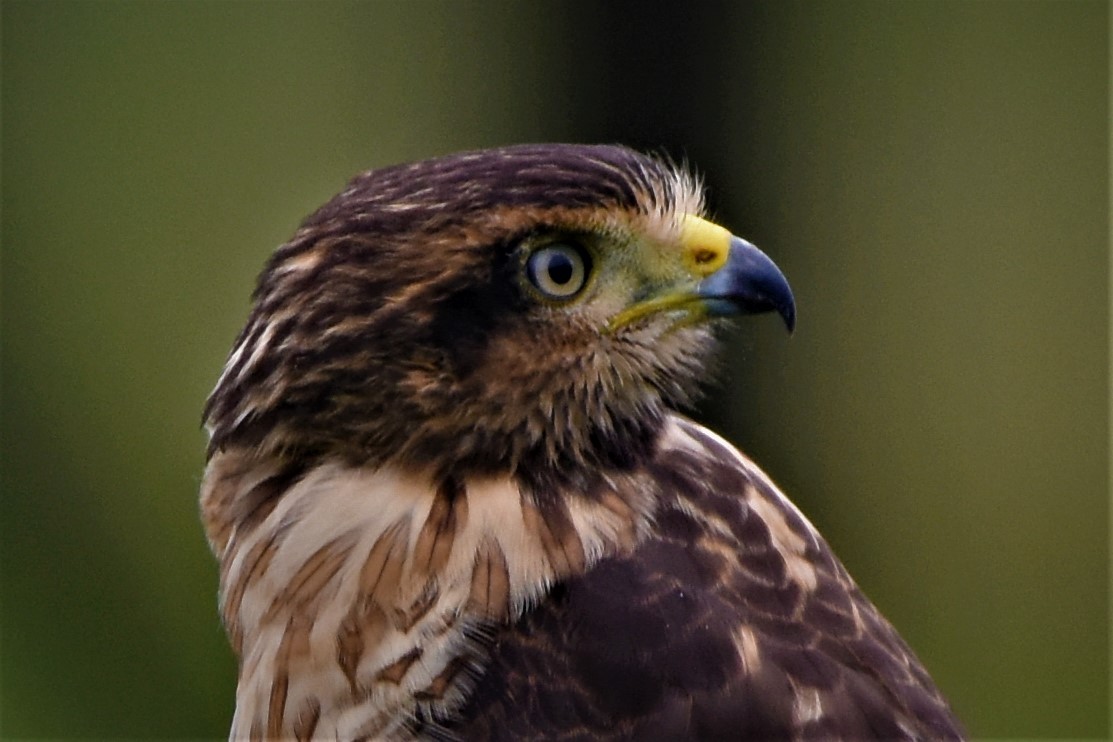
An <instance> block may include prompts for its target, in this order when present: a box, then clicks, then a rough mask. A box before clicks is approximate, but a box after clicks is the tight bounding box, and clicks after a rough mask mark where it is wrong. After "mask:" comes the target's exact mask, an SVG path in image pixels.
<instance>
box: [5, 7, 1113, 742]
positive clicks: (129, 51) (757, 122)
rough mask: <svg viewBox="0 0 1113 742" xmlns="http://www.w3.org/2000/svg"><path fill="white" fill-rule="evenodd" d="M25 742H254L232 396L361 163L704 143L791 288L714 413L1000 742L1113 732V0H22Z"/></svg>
mask: <svg viewBox="0 0 1113 742" xmlns="http://www.w3.org/2000/svg"><path fill="white" fill-rule="evenodd" d="M0 28H2V115H3V119H2V147H3V148H2V178H3V179H2V197H3V201H2V207H3V220H2V225H3V232H2V246H3V252H2V263H0V265H2V272H0V276H2V300H3V304H2V312H0V316H2V322H3V324H2V375H0V379H2V394H3V397H2V406H0V411H2V427H0V430H2V449H0V450H2V454H0V456H2V458H0V462H2V464H0V476H2V480H0V487H2V489H0V491H2V513H0V570H2V571H0V575H2V594H0V691H2V696H0V735H3V736H5V737H13V736H14V737H37V736H44V737H55V738H57V737H113V738H122V737H130V738H148V737H220V736H223V735H224V734H225V733H226V729H227V724H228V721H229V718H230V715H231V711H232V698H233V689H234V674H235V667H234V662H233V659H232V658H231V656H230V654H229V651H228V649H227V647H226V644H225V641H224V637H223V633H222V630H221V627H220V625H219V623H218V618H217V613H216V607H215V599H216V598H215V592H216V569H215V565H214V563H213V560H212V559H211V557H210V555H209V553H208V551H207V548H206V546H205V543H204V539H203V536H202V533H201V529H200V526H199V524H198V519H197V506H196V491H197V485H198V482H199V478H200V474H201V471H202V467H203V463H204V445H205V440H204V436H203V433H202V431H201V429H200V424H199V418H200V409H201V406H202V404H203V402H204V399H205V396H206V394H207V393H208V391H209V389H210V388H211V385H212V384H213V383H214V381H215V379H216V377H217V374H218V372H219V370H220V368H221V365H222V363H223V360H224V357H225V354H226V353H227V351H228V349H229V347H230V345H231V342H232V340H233V338H234V336H235V334H236V332H237V329H238V327H239V326H240V324H241V323H242V322H243V320H244V318H245V316H246V311H247V306H248V304H247V302H248V295H249V292H250V289H251V286H252V281H253V279H254V275H255V273H256V271H257V270H258V269H259V268H260V266H261V265H262V262H263V261H264V259H265V258H266V256H267V255H268V253H269V252H270V250H271V249H272V248H273V247H274V246H276V245H277V244H279V243H280V242H282V241H283V240H285V239H286V238H287V237H288V236H289V235H290V234H291V233H292V231H293V229H294V228H295V226H296V224H297V222H298V221H299V220H300V218H301V217H302V216H304V215H305V214H307V213H308V212H310V211H311V210H312V209H314V208H315V207H316V206H317V205H319V204H320V203H322V202H323V201H324V200H325V199H327V198H328V197H329V196H330V195H331V194H332V193H333V192H335V191H336V190H338V189H339V188H340V187H341V186H342V185H343V184H344V182H345V180H346V179H347V178H348V177H349V176H350V175H352V174H353V173H355V172H356V171H358V170H361V169H365V168H369V167H373V166H379V165H385V164H388V163H392V162H397V161H402V160H408V159H416V158H423V157H427V156H431V155H436V154H440V153H445V152H449V151H452V150H457V149H462V148H474V147H483V146H489V145H495V144H502V143H509V142H520V141H540V140H575V141H608V142H609V141H622V142H626V143H630V144H633V145H636V146H640V147H646V148H662V147H663V148H664V149H666V150H667V151H669V152H670V153H672V154H673V155H674V156H677V157H687V158H688V159H689V160H690V161H691V162H693V163H694V164H695V165H696V166H698V167H699V168H700V169H701V170H702V171H703V172H704V173H705V174H706V176H707V180H708V182H709V184H710V186H711V190H712V202H713V205H714V207H715V211H716V215H717V217H718V218H719V220H720V221H721V222H722V223H724V224H726V225H728V226H730V227H731V228H733V229H734V230H735V231H737V232H739V233H741V234H744V235H746V236H748V237H749V238H750V239H752V240H753V241H755V242H756V243H757V244H759V245H761V246H763V247H764V248H765V249H766V250H767V251H768V252H769V253H770V254H771V255H773V256H774V258H775V259H776V260H777V261H778V262H779V263H780V265H781V266H782V267H783V268H784V270H785V272H786V274H787V275H788V276H789V277H790V279H791V280H792V282H793V286H794V288H795V290H796V295H797V299H798V304H799V310H800V319H799V328H798V331H797V333H796V335H795V336H794V337H792V338H791V339H789V338H787V337H785V336H784V335H783V333H782V332H780V331H779V329H778V328H777V327H776V324H777V323H776V322H775V321H773V320H771V319H769V318H759V319H755V320H750V321H746V322H744V323H742V324H741V326H740V327H739V328H738V329H737V330H735V331H734V332H732V333H731V334H730V336H729V342H728V344H727V347H726V350H725V352H724V354H723V363H722V367H723V368H722V373H721V375H720V378H721V380H722V381H721V383H720V384H719V385H718V386H716V387H714V388H713V389H711V391H710V396H709V398H708V401H707V402H706V403H705V404H704V406H703V407H702V408H701V410H700V411H699V414H700V416H701V417H702V418H703V419H705V420H707V421H709V422H710V423H712V424H714V425H715V426H716V427H718V428H720V429H721V430H723V431H724V432H725V433H727V434H728V435H729V437H731V438H732V439H733V440H735V441H736V442H738V443H739V444H740V445H741V446H742V447H743V448H744V449H745V450H747V451H748V452H749V453H750V454H751V455H752V456H754V457H755V458H756V459H757V460H758V461H759V462H761V463H762V464H763V465H764V466H765V467H766V468H767V469H768V470H769V472H770V473H771V474H772V475H773V476H774V477H775V478H776V479H777V480H778V481H780V482H781V483H782V485H783V486H784V487H785V489H786V490H787V491H788V492H789V493H790V494H792V495H793V497H794V498H795V499H796V500H797V502H798V503H799V504H800V505H801V506H802V507H803V509H804V510H805V512H807V513H808V514H809V515H810V516H811V518H812V520H813V521H814V522H815V523H816V524H817V525H818V526H819V528H820V529H821V530H822V531H824V533H826V535H827V536H828V538H829V540H830V541H831V542H832V543H833V545H834V546H835V548H836V550H837V551H838V552H839V553H840V554H841V556H842V557H843V559H844V561H845V562H846V563H847V565H848V567H849V568H850V571H851V572H852V573H853V574H854V575H856V577H857V578H858V579H859V582H860V583H861V584H862V586H863V587H864V589H865V590H866V592H867V593H868V594H869V595H871V596H872V597H873V599H874V600H875V601H876V602H877V603H878V604H879V605H880V606H881V608H882V610H884V611H885V612H886V613H887V614H888V615H889V616H890V618H891V619H892V620H893V622H894V623H895V624H896V625H897V626H898V627H899V628H900V629H901V631H902V632H903V633H904V635H905V637H906V638H907V639H908V640H909V642H910V643H911V644H912V645H913V646H914V647H915V648H916V649H917V651H918V652H919V654H920V656H921V658H922V659H923V660H924V662H925V663H926V664H927V666H928V667H929V669H930V670H931V671H932V673H933V674H934V676H935V678H936V679H937V681H938V682H939V684H940V685H941V686H942V687H943V689H944V690H945V691H946V693H947V694H948V695H949V696H950V698H951V699H952V701H953V705H954V707H955V709H956V710H957V712H958V713H959V715H960V716H961V717H962V718H963V719H964V720H965V722H966V723H967V725H968V727H969V730H970V731H971V733H972V734H973V735H975V736H978V737H1029V738H1035V737H1038V738H1044V737H1076V738H1078V737H1105V736H1106V735H1107V734H1108V733H1109V731H1110V727H1109V721H1110V720H1109V674H1108V671H1109V658H1110V651H1109V623H1110V621H1109V618H1110V616H1109V606H1110V601H1109V590H1110V581H1109V577H1110V575H1109V560H1108V554H1109V552H1108V538H1109V522H1110V519H1109V505H1108V484H1109V456H1110V445H1109V435H1108V422H1109V410H1110V406H1109V394H1108V389H1109V321H1108V317H1109V314H1108V310H1109V285H1108V284H1109V275H1110V274H1109V267H1108V265H1109V260H1108V259H1109V252H1108V236H1109V233H1108V210H1109V189H1108V177H1109V155H1108V146H1107V144H1108V133H1107V132H1108V126H1109V119H1108V114H1109V109H1108V83H1109V73H1110V71H1109V58H1108V52H1109V41H1108V38H1109V28H1110V23H1109V8H1108V5H1107V4H1106V3H1104V2H1025V3H1017V2H1012V3H993V2H979V3H967V2H903V3H881V2H824V3H820V2H806V3H790V2H780V1H776V2H757V3H743V2H723V3H706V2H703V3H698V4H697V3H691V4H679V3H677V4H670V5H667V6H662V7H654V6H653V5H650V4H645V3H605V4H604V3H587V2H565V3H552V2H550V3H514V4H510V3H507V4H497V3H482V4H480V3H475V4H471V3H464V2H442V3H406V4H401V3H399V4H394V3H385V2H381V3H380V2H362V3H339V2H325V3H313V4H293V3H284V4H276V5H271V4H268V5H264V4H256V3H246V2H239V3H227V2H209V3H206V2H182V3H175V4H169V3H153V2H119V3H107V2H44V1H38V2H13V1H11V0H5V2H4V3H3V6H2V9H0Z"/></svg>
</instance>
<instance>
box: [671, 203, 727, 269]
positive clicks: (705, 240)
mask: <svg viewBox="0 0 1113 742" xmlns="http://www.w3.org/2000/svg"><path fill="white" fill-rule="evenodd" d="M730 238H731V234H730V232H729V231H728V230H726V229H724V228H723V227H720V226H719V225H718V224H712V223H711V222H709V221H707V220H706V219H701V218H700V217H698V216H694V215H692V214H685V215H684V217H683V219H682V221H681V223H680V247H681V249H682V250H683V251H684V263H685V265H687V266H688V270H690V271H692V273H694V274H695V275H697V276H699V277H700V278H704V277H706V276H710V275H711V274H712V273H714V272H715V271H717V270H719V269H720V268H722V267H723V265H724V264H725V263H726V262H727V254H728V253H729V252H730Z"/></svg>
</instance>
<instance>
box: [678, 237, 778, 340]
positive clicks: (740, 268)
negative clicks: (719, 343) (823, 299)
mask: <svg viewBox="0 0 1113 742" xmlns="http://www.w3.org/2000/svg"><path fill="white" fill-rule="evenodd" d="M699 293H700V295H701V296H703V297H704V299H705V300H706V301H707V302H708V306H709V307H710V308H711V309H712V312H713V313H714V314H728V313H729V314H733V313H743V314H761V313H764V312H776V313H777V314H779V315H780V316H781V319H782V320H784V323H785V327H786V328H787V329H788V331H789V333H790V334H791V333H792V332H793V331H795V330H796V300H795V299H794V298H793V296H792V288H791V287H790V286H789V285H788V279H786V278H785V276H784V274H783V273H781V269H780V268H778V267H777V264H776V263H774V262H773V261H772V260H770V258H769V256H767V255H766V254H765V253H763V252H762V251H761V250H759V249H758V248H757V247H755V246H754V245H751V244H750V243H749V242H746V241H745V240H743V239H742V238H740V237H734V238H733V239H732V240H731V245H730V254H729V256H728V258H727V262H726V265H724V266H723V267H722V268H720V269H719V270H718V271H716V272H715V273H713V274H711V275H710V276H708V277H707V278H705V279H704V280H703V282H702V284H701V285H700V289H699Z"/></svg>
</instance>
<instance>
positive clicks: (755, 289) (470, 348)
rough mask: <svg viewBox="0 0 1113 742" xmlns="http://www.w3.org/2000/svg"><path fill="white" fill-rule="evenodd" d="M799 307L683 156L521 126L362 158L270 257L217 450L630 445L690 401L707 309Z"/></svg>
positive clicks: (210, 409) (624, 453) (586, 460)
mask: <svg viewBox="0 0 1113 742" xmlns="http://www.w3.org/2000/svg"><path fill="white" fill-rule="evenodd" d="M765 311H775V312H778V313H779V314H780V315H781V317H782V318H783V319H784V321H785V323H786V325H787V326H788V328H789V329H790V330H791V329H792V327H793V324H794V321H795V306H794V303H793V298H792V293H791V291H790V289H789V286H788V283H787V281H786V280H785V278H784V276H783V275H782V274H781V272H780V270H778V269H777V267H776V266H775V265H774V264H773V262H772V261H771V260H770V259H769V258H768V257H766V256H765V255H764V254H763V253H762V252H760V251H759V250H758V249H757V248H756V247H754V246H753V245H751V244H750V243H748V242H746V241H744V240H742V239H740V238H738V237H735V236H733V235H731V233H730V232H728V231H727V230H726V229H724V228H722V227H720V226H718V225H716V224H713V223H711V222H710V221H707V220H706V218H705V216H704V207H703V199H702V191H701V188H700V186H699V184H698V182H697V181H696V179H695V178H694V177H693V176H691V175H690V174H689V173H688V172H687V171H685V170H684V169H682V168H679V167H676V166H674V165H672V164H670V163H667V162H664V161H662V160H659V159H656V158H652V157H648V156H645V155H642V154H639V153H637V152H634V151H632V150H629V149H626V148H623V147H618V146H583V145H526V146H515V147H506V148H502V149H494V150H484V151H478V152H470V153H463V154H457V155H451V156H447V157H442V158H438V159H432V160H426V161H422V162H417V163H413V164H408V165H399V166H394V167H387V168H383V169H380V170H373V171H370V172H367V173H364V174H362V175H360V176H358V177H356V178H355V179H354V180H352V181H351V183H350V184H349V185H348V187H347V188H346V189H345V190H344V191H343V192H341V193H340V194H338V195H337V196H336V197H334V198H333V199H332V200H331V201H329V202H328V203H327V204H325V205H324V206H323V207H321V208H320V209H319V210H318V211H317V212H316V213H314V214H313V215H312V216H310V217H309V218H308V219H307V220H306V221H305V222H304V223H303V224H302V226H301V227H300V228H299V230H298V231H297V233H296V234H295V235H294V237H293V238H292V239H291V240H290V241H289V242H287V243H286V244H285V245H283V246H281V247H280V248H279V249H278V250H277V251H276V252H275V253H274V255H273V256H272V258H271V259H270V261H269V263H268V264H267V266H266V267H265V269H264V270H263V272H262V274H261V276H260V278H259V281H258V285H257V288H256V291H255V294H254V304H253V308H252V312H251V315H250V318H249V319H248V322H247V325H246V326H245V328H244V330H243V331H242V332H241V334H240V336H239V338H238V340H237V342H236V345H235V347H234V348H233V351H232V353H231V355H230V357H229V359H228V362H227V364H226V366H225V369H224V372H223V374H222V376H221V378H220V381H219V382H218V384H217V387H216V389H215V390H214V392H213V394H212V396H211V397H210V399H209V402H208V405H207V407H206V411H205V418H206V422H207V424H208V427H209V430H210V434H211V441H212V442H211V447H210V455H211V454H212V452H213V451H215V450H218V449H224V448H226V447H230V446H243V447H249V448H254V449H256V450H257V451H258V453H259V454H260V455H276V456H298V457H310V458H313V457H328V456H336V457H341V458H343V459H345V460H347V461H349V462H351V463H355V464H372V465H376V464H384V463H396V464H399V465H403V466H420V467H422V468H425V469H429V468H432V470H434V471H436V472H441V473H447V472H450V471H458V470H460V469H461V468H463V469H466V470H479V471H485V470H486V471H517V470H518V469H520V468H522V467H525V466H529V467H532V468H541V469H548V470H559V469H564V468H575V467H576V465H584V464H599V463H607V464H612V465H615V464H617V465H621V464H622V463H623V462H624V461H626V460H628V459H629V458H630V457H631V456H634V455H636V454H637V452H638V450H639V449H640V448H642V447H644V446H648V445H650V444H651V442H652V439H653V437H654V435H655V431H656V430H658V429H659V427H660V423H661V420H662V419H663V417H664V415H665V414H667V411H668V410H669V409H670V408H671V407H674V406H676V405H684V404H687V403H688V402H690V401H691V399H692V398H693V395H694V394H695V393H696V392H697V389H698V383H699V379H700V376H701V372H702V370H703V364H704V363H705V361H706V358H707V356H708V353H709V352H710V350H711V345H712V341H713V335H712V327H713V325H714V320H716V319H718V318H722V317H726V316H729V315H732V314H737V313H756V312H765Z"/></svg>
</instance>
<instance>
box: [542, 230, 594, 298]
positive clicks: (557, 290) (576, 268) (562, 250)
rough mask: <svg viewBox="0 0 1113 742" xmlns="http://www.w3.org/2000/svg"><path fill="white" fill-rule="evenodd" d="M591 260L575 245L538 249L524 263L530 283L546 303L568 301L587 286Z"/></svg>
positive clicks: (562, 243)
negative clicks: (549, 301) (547, 300)
mask: <svg viewBox="0 0 1113 742" xmlns="http://www.w3.org/2000/svg"><path fill="white" fill-rule="evenodd" d="M590 270H591V258H590V256H589V255H588V254H587V251H586V250H584V249H583V248H582V247H579V246H578V245H571V244H568V243H565V242H557V243H553V244H549V245H545V246H544V247H542V248H539V249H537V250H535V251H534V252H533V254H531V255H530V256H529V258H528V259H527V261H526V275H527V276H528V277H529V281H530V283H532V284H533V285H534V287H536V288H537V290H538V291H540V292H541V294H542V295H543V296H544V297H545V298H546V299H553V300H556V301H563V300H565V299H571V298H572V297H573V296H575V295H576V294H578V293H579V292H580V290H581V289H583V287H584V285H585V284H587V277H588V273H589V272H590Z"/></svg>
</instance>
